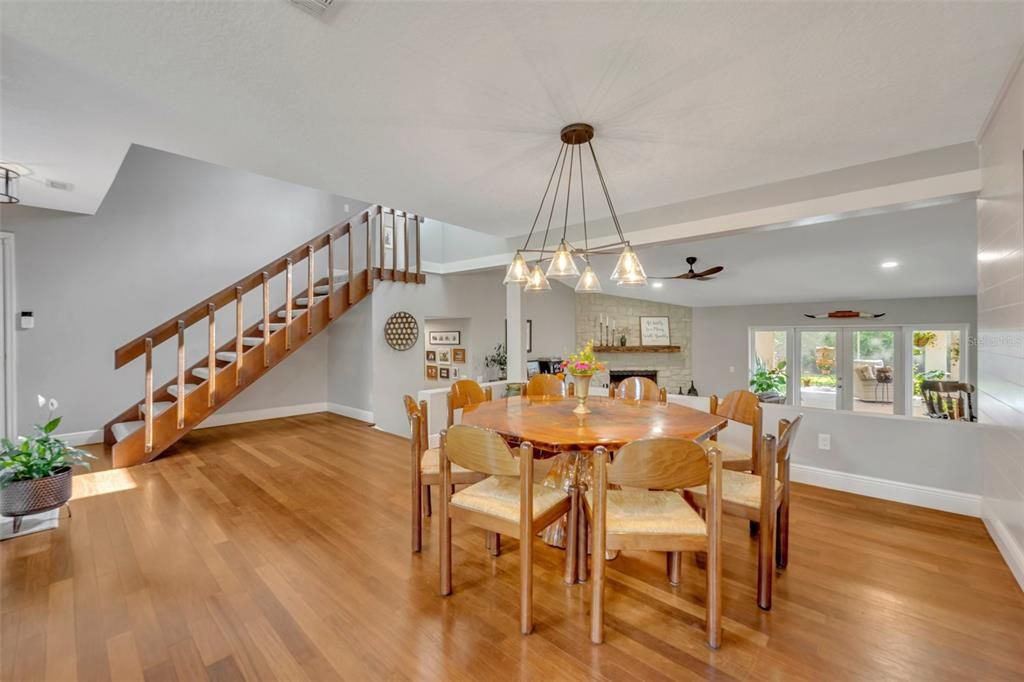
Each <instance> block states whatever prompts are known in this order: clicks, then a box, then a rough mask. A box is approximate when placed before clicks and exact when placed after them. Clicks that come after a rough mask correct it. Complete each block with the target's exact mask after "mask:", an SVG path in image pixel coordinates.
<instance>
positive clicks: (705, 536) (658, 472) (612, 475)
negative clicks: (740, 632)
mask: <svg viewBox="0 0 1024 682" xmlns="http://www.w3.org/2000/svg"><path fill="white" fill-rule="evenodd" d="M593 478H594V485H593V489H592V490H590V491H588V492H587V494H586V495H585V497H584V508H585V509H586V513H587V514H588V516H589V517H590V527H591V529H592V530H591V534H592V535H591V537H592V543H593V550H592V553H591V556H592V561H593V574H592V576H591V580H592V582H593V585H592V588H591V590H592V592H591V608H590V639H591V641H592V642H594V643H595V644H600V643H601V642H602V641H604V589H605V585H604V573H605V570H604V569H605V551H606V550H630V549H639V550H653V551H658V552H668V560H669V561H668V563H669V567H670V578H669V579H670V581H674V583H676V584H678V582H679V570H680V563H681V562H680V557H681V556H682V552H706V553H707V568H706V570H707V597H706V603H707V611H706V630H707V642H708V645H709V646H711V647H712V648H713V649H717V648H718V647H719V645H720V644H721V641H722V594H721V582H722V561H721V558H722V539H721V532H722V523H721V521H722V519H721V507H720V504H719V501H720V491H721V482H722V460H721V457H720V455H719V453H718V450H717V449H715V448H714V447H709V448H707V449H705V448H704V447H703V446H702V445H700V444H699V443H697V442H695V441H692V440H683V439H680V438H651V439H646V440H638V441H634V442H632V443H629V444H627V445H625V446H623V447H622V448H621V449H619V451H618V452H616V453H615V459H613V460H612V462H611V464H608V451H607V450H606V449H605V448H604V447H598V448H597V449H596V450H595V451H594V475H593ZM610 485H618V486H622V487H623V489H621V490H610V489H609V486H610ZM696 485H700V486H706V489H707V490H709V491H710V493H709V494H708V499H709V500H710V507H709V508H708V510H707V513H706V514H705V515H704V518H701V516H700V514H698V513H697V511H696V510H694V508H693V507H691V506H690V505H689V504H687V502H686V500H685V499H684V498H683V495H682V494H681V492H680V490H681V489H682V488H686V487H689V486H696Z"/></svg>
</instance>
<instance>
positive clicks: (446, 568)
mask: <svg viewBox="0 0 1024 682" xmlns="http://www.w3.org/2000/svg"><path fill="white" fill-rule="evenodd" d="M518 450H519V460H518V461H516V458H515V455H513V453H512V451H511V450H510V449H509V447H508V445H506V444H505V441H504V439H503V438H502V437H501V436H499V435H498V434H497V433H496V432H494V431H490V430H488V429H481V428H479V427H476V426H464V425H458V426H453V427H451V428H450V429H448V430H447V431H444V432H442V433H441V514H440V515H441V520H440V523H439V524H438V533H439V537H440V542H439V546H440V555H441V595H442V596H447V595H449V594H451V593H452V521H456V520H457V521H460V522H465V523H468V524H471V525H473V526H476V527H478V528H483V529H484V530H486V531H488V532H490V533H495V534H499V535H500V534H505V535H514V536H517V537H518V538H519V594H520V599H519V631H520V632H521V633H522V634H524V635H528V634H530V632H531V631H532V630H533V539H534V537H535V536H536V535H537V533H539V532H540V531H542V530H544V529H545V528H547V527H548V526H549V525H551V524H552V523H553V522H555V521H557V520H558V519H559V518H561V517H562V516H564V515H565V514H566V513H567V512H568V511H569V505H570V500H569V496H568V495H567V494H566V493H565V492H563V491H562V490H558V489H556V488H548V487H546V486H543V485H539V484H536V483H534V482H533V446H532V445H530V444H529V443H523V444H521V445H520V446H519V448H518ZM456 465H458V466H461V467H463V468H464V469H467V470H470V471H474V472H477V473H479V474H481V475H484V476H486V478H485V479H484V480H482V481H480V482H479V483H474V484H473V485H471V486H468V487H466V488H463V489H462V490H460V491H459V492H457V493H455V494H454V495H453V494H452V492H451V486H450V483H451V481H452V471H453V467H454V466H456Z"/></svg>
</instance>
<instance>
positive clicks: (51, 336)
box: [0, 146, 365, 433]
mask: <svg viewBox="0 0 1024 682" xmlns="http://www.w3.org/2000/svg"><path fill="white" fill-rule="evenodd" d="M346 203H347V204H349V213H355V212H357V211H359V210H361V209H362V208H363V207H364V206H365V205H364V204H362V203H359V202H355V201H353V200H351V199H346V198H343V197H337V196H333V195H330V194H327V193H324V192H321V191H317V190H312V189H308V188H305V187H300V186H297V185H291V184H288V183H285V182H280V181H277V180H272V179H270V178H265V177H261V176H258V175H254V174H252V173H245V172H241V171H236V170H232V169H228V168H222V167H219V166H215V165H212V164H207V163H202V162H199V161H195V160H192V159H187V158H184V157H180V156H176V155H172V154H167V153H164V152H161V151H157V150H154V149H149V148H145V147H137V146H133V147H132V148H131V149H130V150H129V151H128V153H127V155H126V157H125V159H124V163H123V164H122V167H121V169H120V171H119V173H118V176H117V178H116V180H115V182H114V184H113V186H112V187H111V189H110V192H109V194H108V195H107V197H106V199H105V200H104V202H103V204H102V205H101V206H100V209H99V211H98V212H97V213H96V215H92V216H87V215H77V214H68V213H63V212H57V211H49V210H44V209H33V208H27V207H22V206H8V207H4V209H3V212H2V214H0V220H2V229H3V230H5V231H10V232H14V233H15V250H16V270H17V285H16V289H17V291H16V295H17V303H16V309H18V310H31V311H33V312H34V313H35V315H36V327H35V329H33V330H27V331H18V332H16V338H15V343H16V348H17V381H18V396H17V411H18V427H19V431H21V432H25V431H26V430H27V429H29V428H30V425H31V424H32V423H33V422H34V421H37V420H38V419H40V418H41V416H42V415H40V414H39V412H38V409H37V407H36V403H35V396H36V394H37V393H41V394H43V395H46V396H52V397H56V398H57V399H59V400H60V401H61V409H60V413H61V414H62V415H64V423H63V424H62V426H61V431H62V432H65V433H67V432H82V431H92V430H94V429H98V428H99V427H101V426H102V425H103V424H104V423H105V422H107V421H108V420H109V419H110V418H112V417H114V416H115V415H117V414H118V413H120V412H121V411H122V410H124V409H126V408H127V407H129V406H131V405H132V404H133V403H135V402H138V401H140V400H141V399H142V398H143V368H142V362H141V359H139V360H136V361H134V362H133V363H131V364H130V365H128V366H126V367H124V368H121V369H120V370H117V371H115V370H114V361H113V354H114V349H115V348H117V347H118V346H120V345H121V344H123V343H125V342H127V341H129V340H131V339H132V338H134V337H136V336H137V335H139V334H141V333H143V332H145V331H146V330H147V329H150V328H151V327H153V326H155V325H157V324H159V323H162V322H164V321H165V320H167V319H168V318H170V317H171V316H173V315H175V314H177V313H179V312H181V311H182V310H184V309H186V308H188V307H190V306H192V305H194V304H195V303H196V302H198V301H200V300H202V299H203V298H205V297H206V296H209V295H210V294H212V293H214V292H215V291H217V290H219V289H221V288H222V287H224V286H227V285H229V284H231V283H232V282H233V281H235V280H236V279H238V278H240V277H242V276H244V275H246V274H248V273H249V272H251V271H253V270H255V269H256V268H258V267H260V266H261V265H263V264H264V263H266V262H268V261H270V260H272V259H274V258H277V257H279V256H281V255H282V254H283V253H285V252H286V251H288V250H289V249H291V248H294V247H295V246H297V245H298V244H301V243H302V242H303V241H305V240H307V239H309V238H310V237H313V236H314V235H316V234H318V233H320V232H322V231H323V230H326V229H327V228H329V227H330V226H331V225H333V224H335V223H337V222H339V221H340V220H342V219H343V218H345V217H346V213H345V210H344V205H345V204H346ZM296 276H297V278H300V279H299V281H303V279H301V278H302V277H304V274H303V272H302V271H301V270H297V271H296ZM275 287H276V289H275V291H277V293H278V295H279V296H280V285H279V284H278V283H277V282H275ZM253 293H254V294H256V296H255V297H247V298H246V301H245V303H246V306H245V308H246V310H247V311H248V314H247V315H246V318H247V320H255V319H257V317H258V316H259V314H260V305H259V303H258V300H259V299H258V292H253ZM281 298H282V299H283V296H281ZM233 333H234V310H233V309H232V308H230V307H229V308H224V309H222V312H221V313H220V314H219V323H218V338H220V339H226V338H229V337H230V336H231V335H232V334H233ZM205 339H206V325H205V323H203V324H198V325H195V326H194V327H192V328H191V329H190V330H189V334H188V336H187V344H188V356H187V359H188V360H189V362H194V361H195V360H197V359H198V358H200V357H202V356H205V354H206V353H205ZM317 341H318V342H316V343H311V344H310V345H309V346H308V347H307V348H305V349H303V350H302V351H301V352H299V353H297V354H296V355H295V356H293V357H292V358H290V359H289V360H288V362H287V363H284V364H283V365H282V366H281V367H279V368H276V369H275V370H274V371H272V372H270V373H269V374H268V375H267V376H265V377H264V378H262V379H261V380H260V381H259V382H258V383H257V384H256V385H255V386H254V387H253V388H251V389H249V390H248V391H246V392H245V393H244V394H243V395H242V396H240V397H239V398H238V399H237V400H236V401H234V402H232V403H230V404H229V405H227V406H226V407H225V408H224V409H223V410H222V411H221V412H222V413H230V412H234V411H239V410H257V409H267V408H272V407H282V406H291V405H299V404H309V403H322V402H324V401H325V400H326V396H327V382H326V377H327V360H326V349H327V343H326V340H324V341H321V340H317ZM165 346H167V347H166V348H165V347H159V348H158V352H157V354H156V362H155V368H156V372H155V376H156V380H157V381H158V382H163V381H167V380H169V379H171V378H172V377H173V373H174V362H175V361H174V349H173V344H165Z"/></svg>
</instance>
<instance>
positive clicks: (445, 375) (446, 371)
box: [437, 367, 451, 379]
mask: <svg viewBox="0 0 1024 682" xmlns="http://www.w3.org/2000/svg"><path fill="white" fill-rule="evenodd" d="M450 370H451V367H438V368H437V371H438V374H439V375H440V377H441V378H442V379H450V378H451V374H450Z"/></svg>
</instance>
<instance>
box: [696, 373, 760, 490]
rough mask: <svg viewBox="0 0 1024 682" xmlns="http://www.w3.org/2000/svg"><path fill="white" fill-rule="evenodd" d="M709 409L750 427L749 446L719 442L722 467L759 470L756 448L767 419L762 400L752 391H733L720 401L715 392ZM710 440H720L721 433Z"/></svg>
mask: <svg viewBox="0 0 1024 682" xmlns="http://www.w3.org/2000/svg"><path fill="white" fill-rule="evenodd" d="M709 411H710V412H711V414H717V415H718V416H719V417H725V418H726V419H728V420H729V421H734V422H737V423H739V424H746V425H747V426H749V427H750V430H751V433H750V448H749V449H748V448H742V447H736V446H733V445H730V444H727V443H718V449H719V450H721V451H722V467H724V468H726V469H732V470H734V471H757V469H756V468H755V467H756V465H757V449H758V446H759V445H760V444H761V423H762V419H763V418H764V417H763V412H762V410H761V401H760V400H758V398H757V396H756V395H754V394H753V393H751V392H750V391H732V392H730V393H729V394H728V395H726V396H725V399H724V400H722V401H721V402H719V401H718V396H717V395H714V394H712V395H711V398H710V410H709ZM711 440H716V441H717V440H718V435H717V434H715V435H713V436H711Z"/></svg>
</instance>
